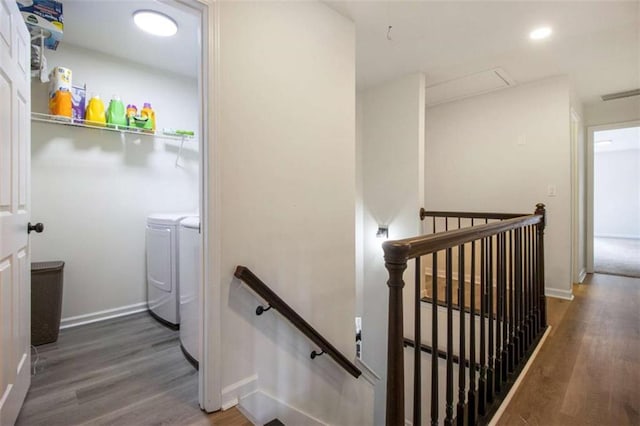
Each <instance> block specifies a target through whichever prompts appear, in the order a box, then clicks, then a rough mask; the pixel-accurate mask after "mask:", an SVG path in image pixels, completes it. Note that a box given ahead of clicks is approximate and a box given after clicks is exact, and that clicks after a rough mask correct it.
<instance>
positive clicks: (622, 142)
mask: <svg viewBox="0 0 640 426" xmlns="http://www.w3.org/2000/svg"><path fill="white" fill-rule="evenodd" d="M593 141H594V143H595V146H594V147H595V152H609V151H630V150H640V127H627V128H624V129H615V130H603V131H600V132H595V133H594V135H593ZM599 141H611V143H610V144H598V142H599Z"/></svg>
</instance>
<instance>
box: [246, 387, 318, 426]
mask: <svg viewBox="0 0 640 426" xmlns="http://www.w3.org/2000/svg"><path fill="white" fill-rule="evenodd" d="M238 410H240V412H241V413H242V414H243V415H244V416H245V417H246V418H247V419H249V421H250V422H251V423H253V424H254V425H264V424H265V423H268V422H270V421H271V420H273V419H278V420H280V421H281V422H282V423H284V424H285V425H296V426H323V425H326V423H324V422H322V421H321V420H319V419H316V418H315V417H313V416H311V415H309V414H307V413H303V412H302V411H300V410H298V409H296V408H294V407H292V406H290V405H288V404H287V403H285V402H283V401H280V400H278V399H276V398H275V397H273V396H271V395H269V394H268V393H266V392H264V391H260V390H259V391H255V392H253V393H252V394H250V395H247V396H245V397H244V398H242V399H241V400H240V404H239V405H238Z"/></svg>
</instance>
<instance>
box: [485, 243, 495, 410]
mask: <svg viewBox="0 0 640 426" xmlns="http://www.w3.org/2000/svg"><path fill="white" fill-rule="evenodd" d="M488 244H489V247H488V261H487V270H488V277H487V283H488V284H487V287H488V298H487V299H488V304H487V306H488V307H487V316H488V322H489V325H488V326H487V328H488V330H489V342H488V344H487V347H488V349H489V355H488V357H489V364H488V367H487V402H488V403H492V402H493V395H494V390H495V375H494V373H495V370H494V366H495V358H494V352H493V349H494V348H493V344H494V341H493V339H494V333H493V317H494V312H493V276H494V275H493V268H494V262H493V237H489V238H488Z"/></svg>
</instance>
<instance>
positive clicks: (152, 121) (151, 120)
mask: <svg viewBox="0 0 640 426" xmlns="http://www.w3.org/2000/svg"><path fill="white" fill-rule="evenodd" d="M140 115H141V116H142V117H143V118H147V122H146V123H145V125H144V131H145V132H150V133H153V132H155V131H156V113H155V112H154V111H153V109H151V104H150V103H148V102H145V104H144V106H143V107H142V110H140Z"/></svg>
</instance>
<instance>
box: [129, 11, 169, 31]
mask: <svg viewBox="0 0 640 426" xmlns="http://www.w3.org/2000/svg"><path fill="white" fill-rule="evenodd" d="M133 22H135V23H136V25H137V26H138V28H140V29H141V30H142V31H145V32H147V33H149V34H153V35H156V36H160V37H169V36H172V35H174V34H175V33H177V32H178V24H176V21H174V20H173V19H171V18H170V17H168V16H167V15H165V14H163V13H160V12H156V11H154V10H138V11H137V12H135V13H134V14H133Z"/></svg>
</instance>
